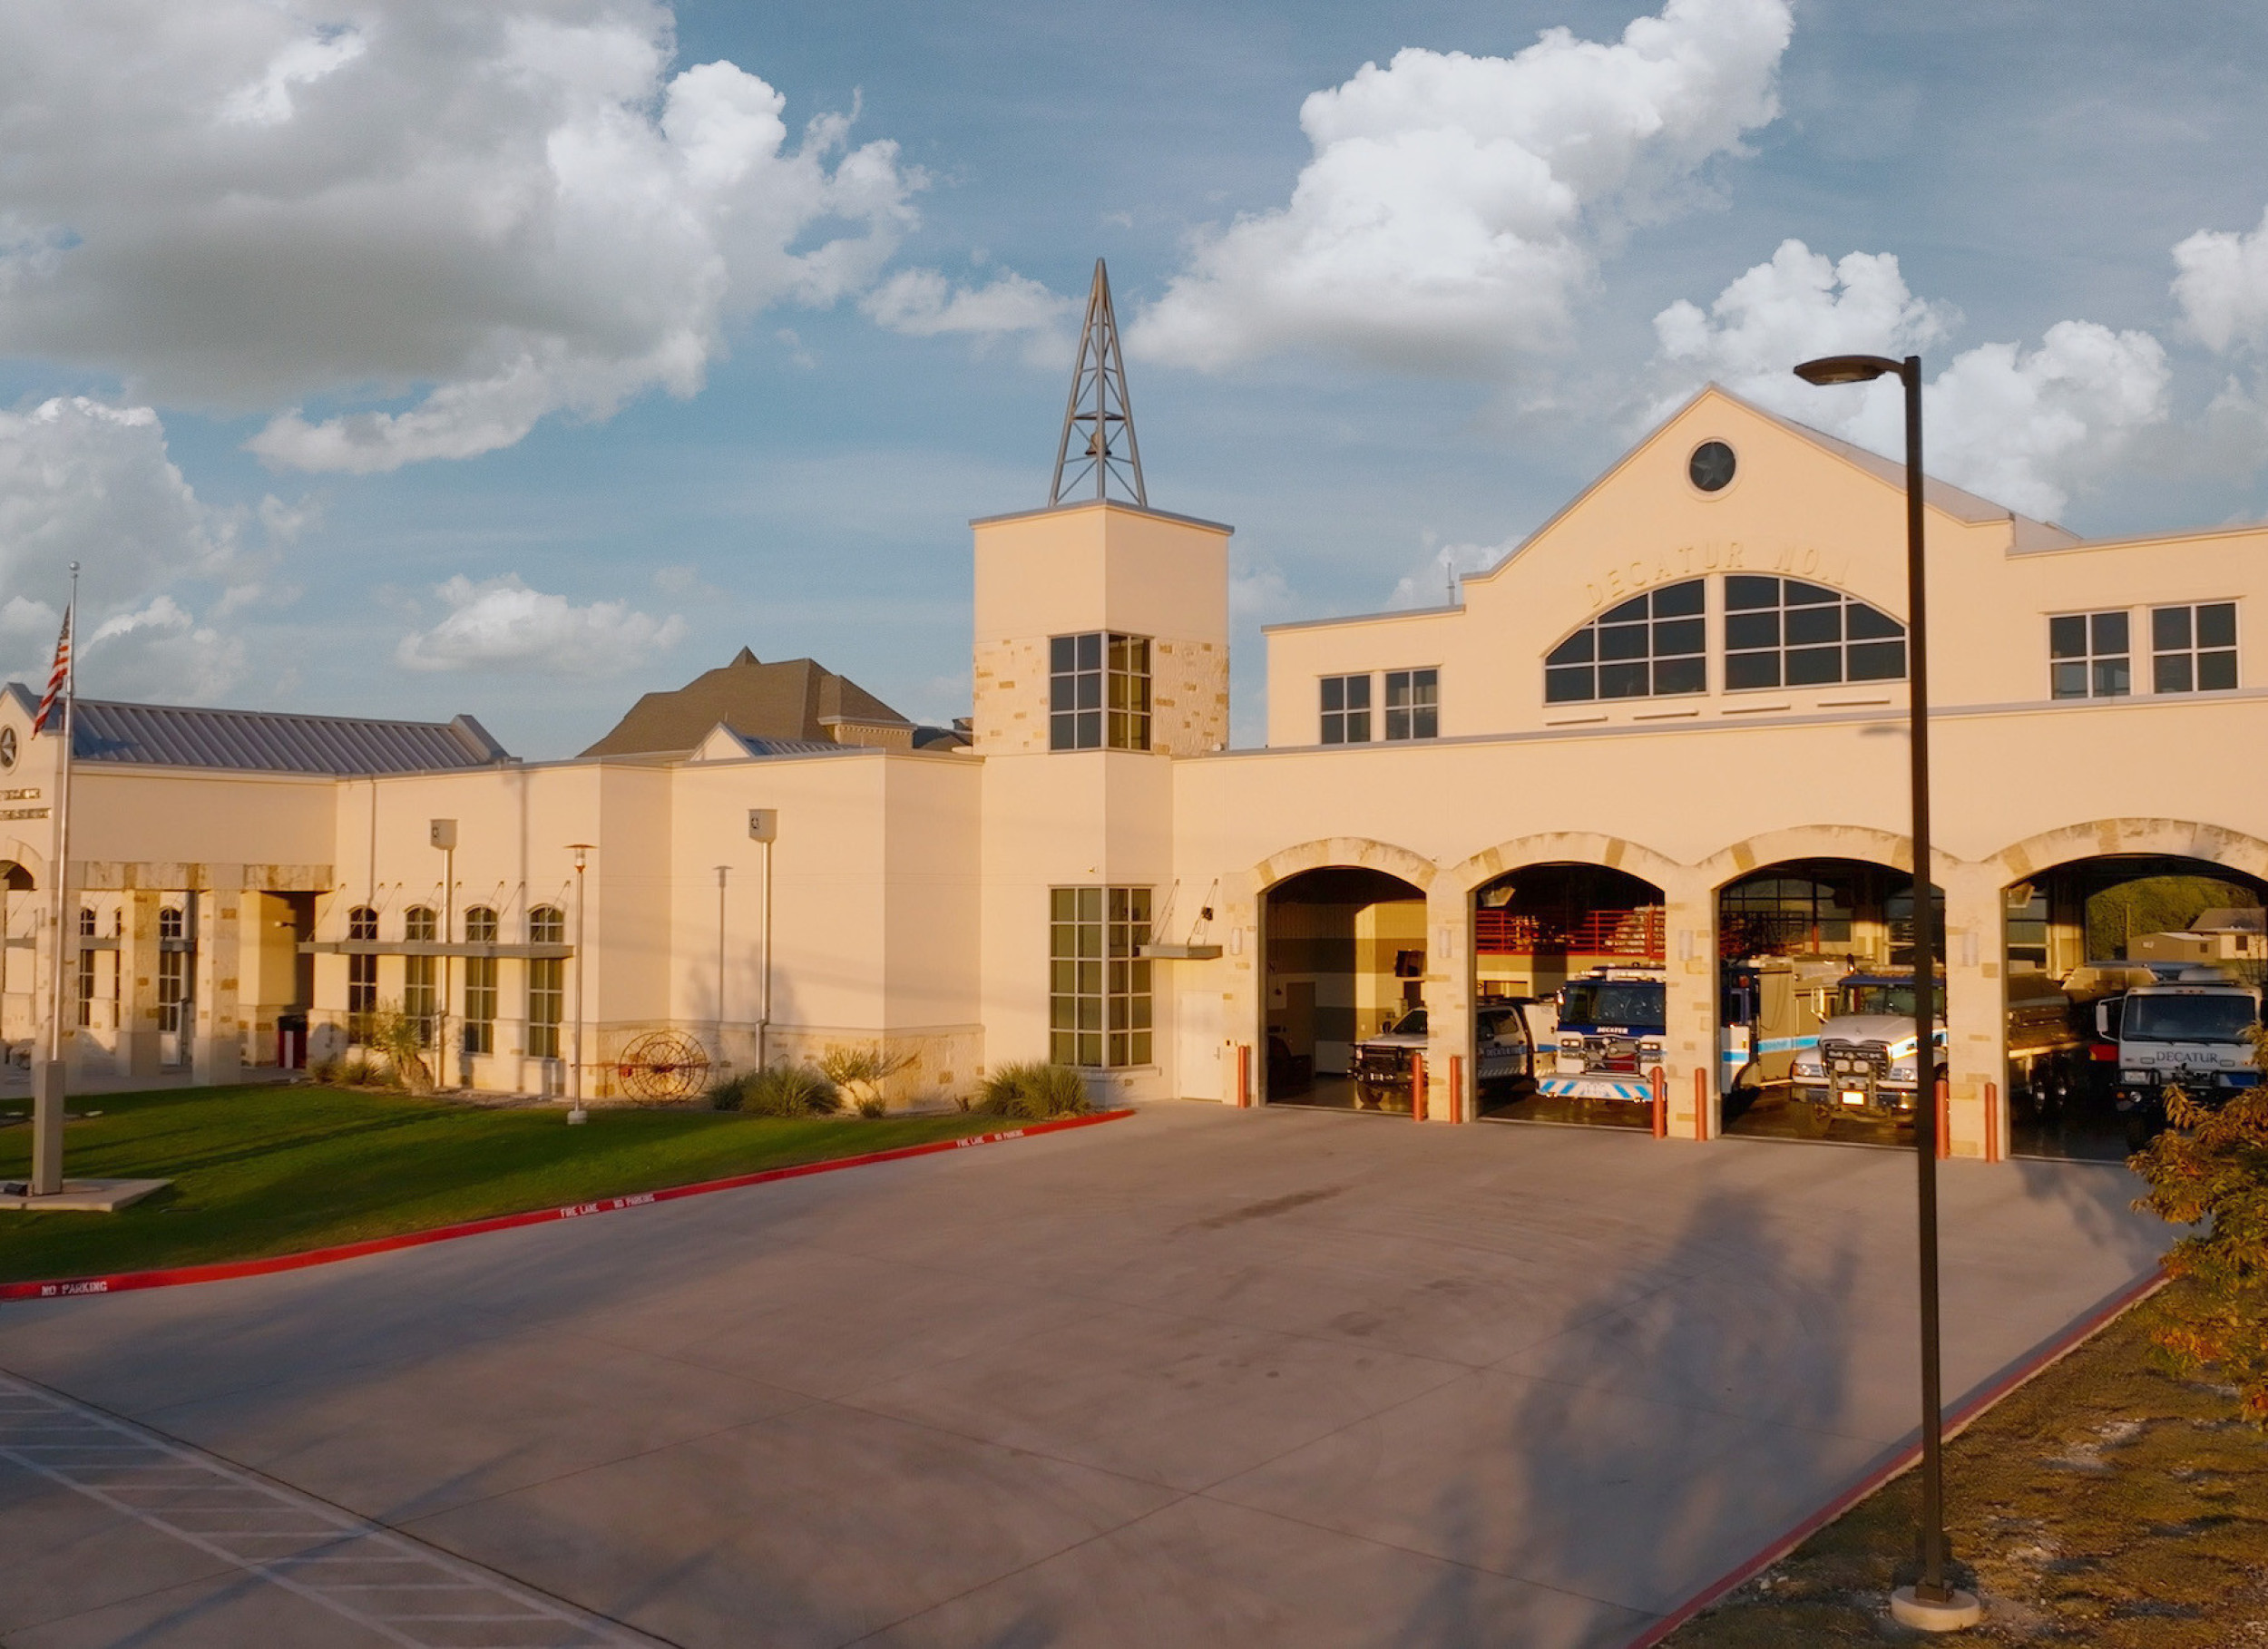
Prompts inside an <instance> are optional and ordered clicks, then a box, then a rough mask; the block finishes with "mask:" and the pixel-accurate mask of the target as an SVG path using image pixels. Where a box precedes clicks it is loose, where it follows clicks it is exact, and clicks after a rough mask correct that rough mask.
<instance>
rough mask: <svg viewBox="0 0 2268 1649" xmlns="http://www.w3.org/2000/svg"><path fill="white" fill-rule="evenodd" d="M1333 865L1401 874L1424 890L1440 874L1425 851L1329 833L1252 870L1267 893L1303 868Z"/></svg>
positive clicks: (1273, 856) (1259, 887)
mask: <svg viewBox="0 0 2268 1649" xmlns="http://www.w3.org/2000/svg"><path fill="white" fill-rule="evenodd" d="M1331 866H1345V867H1351V868H1354V869H1358V870H1374V871H1383V872H1384V873H1386V874H1387V875H1389V876H1397V877H1400V878H1401V879H1402V880H1403V881H1404V882H1406V883H1409V884H1410V885H1411V886H1412V887H1414V888H1416V889H1417V890H1418V891H1419V892H1421V893H1426V892H1430V891H1431V890H1432V885H1433V879H1434V877H1435V876H1436V875H1437V874H1439V867H1438V866H1437V865H1435V864H1434V863H1433V861H1432V860H1431V859H1429V858H1427V857H1426V856H1425V855H1424V854H1418V853H1413V852H1411V851H1410V850H1409V849H1408V848H1406V847H1397V846H1395V845H1394V844H1393V843H1391V842H1377V841H1373V840H1372V839H1371V838H1370V837H1368V836H1325V837H1321V838H1319V839H1318V840H1315V841H1313V842H1302V843H1301V844H1299V845H1298V846H1296V847H1287V848H1285V849H1284V850H1283V851H1282V852H1280V853H1275V854H1269V855H1268V856H1267V857H1266V858H1265V859H1263V860H1261V861H1260V863H1259V864H1256V865H1255V866H1254V867H1253V878H1254V881H1255V883H1256V892H1258V893H1266V892H1267V891H1268V890H1269V889H1270V888H1272V887H1275V886H1276V884H1277V883H1283V882H1288V881H1290V880H1291V878H1293V877H1294V876H1296V875H1298V874H1299V873H1301V872H1303V871H1311V870H1323V869H1325V868H1328V867H1331Z"/></svg>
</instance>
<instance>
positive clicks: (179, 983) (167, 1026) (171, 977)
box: [158, 904, 189, 1036]
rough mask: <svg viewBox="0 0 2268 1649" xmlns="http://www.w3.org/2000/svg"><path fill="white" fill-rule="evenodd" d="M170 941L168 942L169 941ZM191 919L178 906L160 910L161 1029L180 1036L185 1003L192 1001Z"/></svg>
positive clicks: (159, 993) (159, 1004)
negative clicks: (190, 967)
mask: <svg viewBox="0 0 2268 1649" xmlns="http://www.w3.org/2000/svg"><path fill="white" fill-rule="evenodd" d="M169 941H171V943H170V944H169V943H168V942H169ZM188 942H189V921H188V918H187V917H186V916H185V915H183V913H182V912H181V907H179V906H178V905H171V904H169V905H165V906H162V907H161V909H160V910H159V912H158V1029H160V1030H161V1031H163V1032H165V1033H166V1034H168V1035H170V1036H179V1035H180V1034H181V1032H182V1031H183V1030H185V1029H188V1027H186V1026H185V1025H183V1024H182V1023H181V1020H182V1019H183V1017H184V1016H183V1014H182V1011H181V1010H182V1006H183V1004H185V1003H186V1002H187V1001H188V1000H189V951H188V949H187V946H188Z"/></svg>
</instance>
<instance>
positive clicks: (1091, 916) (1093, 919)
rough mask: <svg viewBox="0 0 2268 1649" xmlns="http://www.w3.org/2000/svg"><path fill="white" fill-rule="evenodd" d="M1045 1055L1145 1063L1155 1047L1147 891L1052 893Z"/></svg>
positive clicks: (1073, 1061)
mask: <svg viewBox="0 0 2268 1649" xmlns="http://www.w3.org/2000/svg"><path fill="white" fill-rule="evenodd" d="M1048 897H1049V912H1048V913H1049V924H1048V961H1049V971H1050V979H1049V1000H1048V1023H1049V1027H1050V1035H1049V1049H1050V1056H1051V1058H1052V1059H1054V1060H1055V1061H1056V1062H1057V1063H1058V1064H1061V1065H1087V1066H1129V1065H1148V1064H1149V1062H1150V1058H1151V1053H1152V1030H1151V1023H1150V1011H1151V998H1150V977H1149V975H1150V963H1149V961H1148V959H1146V958H1144V957H1142V956H1141V955H1139V951H1140V950H1141V948H1142V947H1143V946H1144V945H1146V944H1148V943H1149V916H1150V890H1149V888H1146V887H1110V888H1104V887H1059V888H1054V889H1051V890H1050V893H1049V896H1048Z"/></svg>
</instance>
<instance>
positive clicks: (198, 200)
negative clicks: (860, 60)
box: [0, 0, 923, 472]
mask: <svg viewBox="0 0 2268 1649" xmlns="http://www.w3.org/2000/svg"><path fill="white" fill-rule="evenodd" d="M674 47H675V42H674V38H673V33H672V20H671V16H670V11H669V9H668V7H667V6H665V5H660V4H657V3H656V0H517V3H515V4H514V5H512V6H510V7H500V6H489V5H464V4H461V3H459V0H305V3H304V4H300V5H291V6H285V5H276V4H273V3H272V0H202V3H201V4H199V5H193V6H183V5H175V4H171V3H170V0H109V3H108V4H105V5H83V4H80V3H79V0H44V3H43V0H25V3H24V4H20V5H9V6H6V7H5V8H0V144H4V145H5V152H6V154H7V157H8V161H7V164H6V166H5V167H4V168H0V352H4V353H6V354H10V355H16V356H34V357H39V358H44V359H48V360H53V361H58V362H64V363H69V364H73V365H75V366H85V367H93V368H96V369H99V370H103V371H108V372H115V373H117V374H120V375H121V376H122V377H123V378H124V379H125V380H126V382H127V383H128V384H129V385H130V386H131V387H132V392H133V393H134V395H136V396H138V397H142V396H146V397H149V398H152V399H155V400H159V401H162V402H167V403H171V404H193V405H210V406H219V407H224V408H242V407H249V408H274V407H277V406H279V405H283V406H291V407H295V408H304V409H308V410H294V411H291V412H288V413H286V414H285V415H281V416H279V417H277V418H275V419H274V420H273V421H272V422H271V423H270V424H269V425H268V427H267V428H265V429H264V430H262V431H261V432H260V434H259V435H258V436H257V437H256V438H255V439H254V441H253V443H252V444H253V447H254V450H255V451H257V452H258V453H259V454H260V455H261V456H263V457H264V458H266V459H267V460H269V462H270V463H275V464H278V465H280V466H287V467H294V468H298V469H306V470H336V471H348V472H370V471H380V470H386V469H391V468H394V467H396V466H397V465H400V464H402V463H410V462H414V461H416V460H419V459H429V458H463V457H469V456H471V455H473V454H478V453H483V452H487V451H491V450H493V449H494V448H497V447H501V446H505V445H509V444H512V443H513V442H515V441H517V440H519V439H520V438H521V437H522V436H523V435H524V434H526V433H527V431H528V429H529V428H530V427H531V426H532V425H533V424H534V423H535V421H536V420H537V419H539V418H542V417H543V416H545V415H548V414H552V413H560V412H564V413H570V414H573V415H582V416H585V417H593V418H602V417H605V416H607V415H610V414H611V413H612V412H613V411H614V410H615V409H616V408H617V407H619V406H620V405H621V404H622V403H623V402H624V401H625V400H626V399H628V398H629V397H631V396H632V395H637V394H640V392H642V391H645V390H648V389H651V388H657V387H659V388H661V389H666V390H668V391H670V392H671V393H673V394H678V395H689V394H691V393H693V392H694V391H695V390H697V389H698V388H699V385H700V384H701V381H702V377H703V374H704V371H705V369H706V367H707V366H708V364H709V362H710V361H711V360H713V359H715V358H716V357H717V356H718V355H719V352H720V351H721V350H722V349H723V348H724V346H725V343H726V338H727V335H728V329H729V327H730V326H731V324H732V322H733V321H734V320H735V319H736V318H737V317H742V316H746V315H748V314H752V313H754V312H756V311H758V310H760V309H763V308H765V307H768V306H771V305H774V304H778V303H798V304H807V305H816V306H825V305H828V304H832V303H834V302H836V301H837V300H838V299H840V298H844V297H846V296H850V295H855V293H857V292H859V291H861V290H864V289H865V288H866V287H867V286H869V285H871V283H872V281H873V279H874V278H875V275H876V274H877V273H878V272H879V270H880V268H881V267H882V265H883V264H884V263H885V261H886V259H888V258H889V256H890V255H891V254H892V252H893V251H894V249H896V246H897V244H898V242H899V239H900V238H901V237H902V235H903V234H904V232H905V230H906V229H908V228H909V227H910V226H911V225H912V223H913V222H914V211H913V209H912V206H911V204H910V200H911V196H912V195H913V193H914V191H915V190H918V189H919V187H920V186H921V183H922V181H923V180H922V177H921V174H920V173H919V171H917V170H915V169H912V168H909V167H907V166H905V165H904V164H902V163H901V161H900V160H899V157H898V153H897V150H896V148H895V146H894V144H892V143H889V142H886V141H875V142H868V143H865V144H863V145H859V146H855V147H854V146H852V145H851V144H850V142H849V122H848V120H847V119H846V118H845V117H842V116H839V115H827V116H822V117H820V118H819V119H816V120H815V121H812V122H809V123H808V124H807V125H806V126H805V127H804V129H803V130H802V132H800V133H791V132H790V131H789V128H788V126H787V122H786V121H785V119H784V118H783V116H784V111H785V108H786V100H785V98H784V97H783V96H782V94H781V93H779V92H777V90H775V89H774V88H773V87H772V86H770V85H768V84H767V83H765V82H764V81H762V80H760V79H758V77H757V76H756V75H754V74H751V73H748V72H747V71H745V70H743V69H741V68H739V67H738V66H736V65H735V64H733V63H723V62H719V63H700V64H698V65H695V66H693V67H690V68H687V69H684V70H683V71H682V72H679V73H670V57H671V54H672V53H673V51H674ZM405 397H408V398H409V404H408V405H401V404H400V403H401V402H402V400H403V399H404V398H405Z"/></svg>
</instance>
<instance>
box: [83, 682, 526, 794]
mask: <svg viewBox="0 0 2268 1649" xmlns="http://www.w3.org/2000/svg"><path fill="white" fill-rule="evenodd" d="M72 735H73V736H72V741H71V749H72V756H73V759H74V760H77V761H82V762H96V763H110V764H116V765H121V766H152V767H202V768H212V769H219V770H223V771H230V772H237V773H306V774H324V775H329V776H342V775H364V774H381V773H435V772H448V771H452V770H455V769H460V768H465V767H485V766H493V765H494V764H495V763H497V762H501V761H509V760H510V759H511V757H510V756H508V755H507V754H506V753H505V751H504V750H503V746H500V745H498V744H497V743H496V742H495V740H494V739H493V738H491V737H489V736H488V734H487V732H486V730H485V729H484V728H483V727H481V726H480V725H479V724H478V723H477V722H474V721H473V720H472V718H471V717H464V716H460V717H457V718H456V720H455V721H453V722H432V721H376V720H370V719H366V718H364V717H357V716H302V715H297V714H293V713H290V712H283V711H272V710H205V709H193V708H191V707H187V706H182V705H163V704H116V703H110V702H106V701H104V700H101V699H90V698H82V699H80V700H79V701H78V703H77V705H76V706H75V707H73V724H72Z"/></svg>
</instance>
